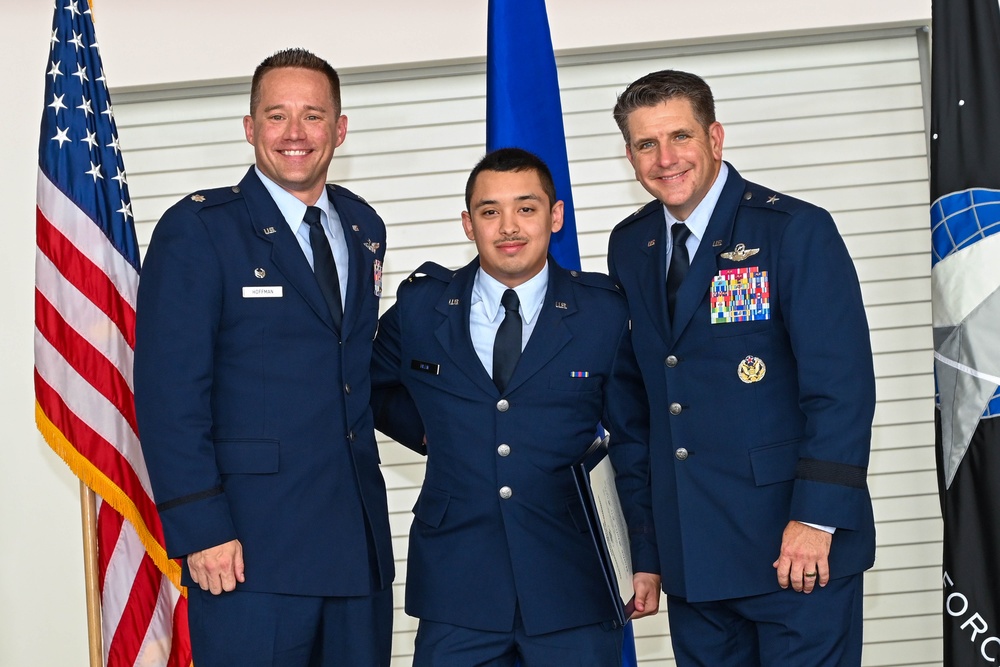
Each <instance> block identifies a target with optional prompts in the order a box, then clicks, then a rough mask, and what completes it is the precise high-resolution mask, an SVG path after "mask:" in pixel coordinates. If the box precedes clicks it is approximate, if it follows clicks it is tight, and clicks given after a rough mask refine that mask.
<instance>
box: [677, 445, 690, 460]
mask: <svg viewBox="0 0 1000 667" xmlns="http://www.w3.org/2000/svg"><path fill="white" fill-rule="evenodd" d="M674 456H676V457H677V460H678V461H684V460H685V459H687V457H688V450H686V449H684V448H683V447H678V448H677V451H675V452H674Z"/></svg>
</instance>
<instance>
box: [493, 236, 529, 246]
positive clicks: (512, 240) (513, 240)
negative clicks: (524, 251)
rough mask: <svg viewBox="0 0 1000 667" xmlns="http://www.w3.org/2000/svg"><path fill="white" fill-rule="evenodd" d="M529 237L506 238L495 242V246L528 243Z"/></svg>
mask: <svg viewBox="0 0 1000 667" xmlns="http://www.w3.org/2000/svg"><path fill="white" fill-rule="evenodd" d="M527 242H528V237H527V236H504V237H501V238H499V239H497V240H496V241H494V242H493V245H494V246H498V245H500V244H502V243H527Z"/></svg>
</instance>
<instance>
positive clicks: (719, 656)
mask: <svg viewBox="0 0 1000 667" xmlns="http://www.w3.org/2000/svg"><path fill="white" fill-rule="evenodd" d="M614 116H615V120H616V121H617V123H618V126H619V128H620V129H621V131H622V135H623V137H624V139H625V155H626V157H627V158H628V160H629V162H630V164H631V165H632V167H633V169H634V170H635V176H636V179H637V180H638V181H639V182H640V183H641V184H642V185H643V187H644V188H645V189H646V190H647V191H648V192H649V193H650V194H651V195H653V197H655V200H654V201H652V202H650V203H649V204H647V205H646V206H644V207H643V208H642V209H640V210H639V211H637V212H636V213H635V214H633V215H631V216H629V217H628V218H626V219H625V220H623V221H622V222H621V223H620V224H618V225H617V226H616V227H615V228H614V231H612V233H611V240H610V246H609V250H608V266H609V269H610V273H611V276H612V278H614V280H615V281H616V282H617V283H618V284H619V285H620V286H621V288H622V290H623V291H624V293H625V295H626V297H627V299H628V303H629V313H630V315H631V318H632V342H633V347H634V349H635V352H636V356H637V357H638V360H639V364H640V366H641V367H642V372H643V381H644V383H645V385H646V392H647V394H648V397H649V405H650V411H651V419H650V422H651V423H650V429H651V432H650V459H651V460H650V479H651V484H652V494H653V514H654V524H655V528H656V535H657V541H658V545H659V554H660V559H661V572H662V577H663V588H664V590H665V592H666V593H667V611H668V615H669V618H670V627H671V633H670V634H671V640H672V642H673V646H674V652H675V655H676V659H677V664H678V665H680V666H682V667H687V666H690V665H704V666H706V667H708V666H711V667H729V666H731V667H753V666H754V665H767V666H768V667H778V666H783V667H802V666H804V665H808V666H809V667H819V666H830V667H833V666H841V665H859V664H860V662H861V646H862V583H863V572H864V571H865V570H866V569H868V568H869V567H871V565H872V563H873V562H874V555H875V528H874V520H873V516H872V505H871V498H870V495H869V492H868V487H867V482H866V474H867V466H868V458H869V453H870V449H871V424H872V418H873V414H874V408H875V381H874V371H873V367H872V355H871V344H870V341H869V334H868V324H867V320H866V317H865V310H864V306H863V304H862V300H861V290H860V287H859V284H858V277H857V274H856V272H855V269H854V264H853V263H852V261H851V258H850V256H849V254H848V252H847V248H846V247H845V245H844V242H843V240H842V239H841V237H840V235H839V233H838V232H837V227H836V225H835V224H834V222H833V219H832V218H831V216H830V214H829V213H828V212H827V211H825V210H823V209H821V208H818V207H816V206H813V205H811V204H808V203H806V202H804V201H800V200H798V199H795V198H793V197H790V196H788V195H785V194H782V193H779V192H775V191H773V190H770V189H768V188H765V187H763V186H760V185H757V184H754V183H750V182H748V181H745V180H744V179H743V177H742V176H740V174H739V173H738V172H737V171H736V169H735V168H734V167H733V166H732V165H730V164H728V163H726V162H724V161H723V160H722V144H723V139H724V131H723V128H722V125H721V124H720V123H719V122H718V121H716V119H715V103H714V99H713V96H712V91H711V89H710V88H709V87H708V85H707V84H706V83H705V82H704V81H703V80H702V79H701V78H699V77H697V76H695V75H693V74H689V73H686V72H678V71H673V70H665V71H661V72H655V73H652V74H649V75H647V76H644V77H642V78H641V79H639V80H637V81H635V82H634V83H632V84H631V85H630V86H628V88H627V89H626V90H625V91H624V92H623V93H622V94H621V95H620V96H619V98H618V103H617V105H616V106H615V110H614Z"/></svg>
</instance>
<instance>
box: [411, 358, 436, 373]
mask: <svg viewBox="0 0 1000 667" xmlns="http://www.w3.org/2000/svg"><path fill="white" fill-rule="evenodd" d="M410 368H411V369H412V370H415V371H420V372H421V373H430V374H431V375H438V374H440V373H441V365H440V364H435V363H433V362H430V361H420V360H419V359H413V360H411V361H410Z"/></svg>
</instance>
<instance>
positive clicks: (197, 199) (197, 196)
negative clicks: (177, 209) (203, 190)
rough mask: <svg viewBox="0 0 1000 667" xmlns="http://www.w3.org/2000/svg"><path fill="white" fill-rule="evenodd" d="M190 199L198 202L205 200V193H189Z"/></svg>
mask: <svg viewBox="0 0 1000 667" xmlns="http://www.w3.org/2000/svg"><path fill="white" fill-rule="evenodd" d="M191 201H196V202H198V203H199V204H200V203H202V202H203V201H205V195H191Z"/></svg>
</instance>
